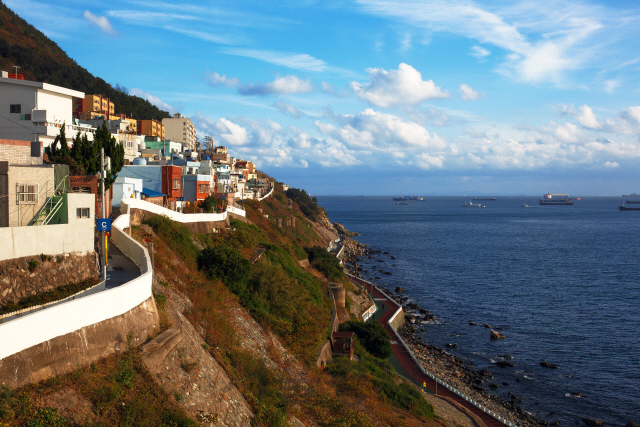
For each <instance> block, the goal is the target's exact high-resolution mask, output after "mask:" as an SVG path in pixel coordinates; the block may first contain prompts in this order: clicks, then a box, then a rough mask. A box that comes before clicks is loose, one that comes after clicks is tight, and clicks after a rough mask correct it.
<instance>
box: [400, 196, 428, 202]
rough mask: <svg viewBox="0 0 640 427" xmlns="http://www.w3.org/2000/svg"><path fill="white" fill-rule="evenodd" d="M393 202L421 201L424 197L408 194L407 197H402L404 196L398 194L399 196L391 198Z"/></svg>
mask: <svg viewBox="0 0 640 427" xmlns="http://www.w3.org/2000/svg"><path fill="white" fill-rule="evenodd" d="M393 201H394V202H410V201H413V202H423V201H424V198H423V197H422V196H409V197H404V196H400V197H394V198H393Z"/></svg>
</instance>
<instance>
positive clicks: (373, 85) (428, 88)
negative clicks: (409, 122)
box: [351, 63, 449, 108]
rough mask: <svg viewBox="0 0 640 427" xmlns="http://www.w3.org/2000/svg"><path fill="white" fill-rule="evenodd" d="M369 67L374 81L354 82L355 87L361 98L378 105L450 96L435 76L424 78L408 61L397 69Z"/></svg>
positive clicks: (370, 77) (406, 103) (393, 104)
mask: <svg viewBox="0 0 640 427" xmlns="http://www.w3.org/2000/svg"><path fill="white" fill-rule="evenodd" d="M366 71H367V73H368V74H369V80H370V82H369V83H358V82H351V89H352V90H353V92H354V93H355V94H356V95H357V96H358V97H359V98H360V99H362V100H364V101H367V102H369V103H370V104H372V105H375V106H377V107H383V108H384V107H393V106H403V105H415V104H419V103H420V102H422V101H425V100H427V99H438V98H448V97H449V93H448V92H447V91H444V92H443V91H442V90H441V89H440V87H439V86H436V85H435V83H433V80H427V81H424V80H422V75H421V74H420V72H419V71H418V70H416V69H415V68H413V67H412V66H411V65H408V64H405V63H402V64H400V65H399V66H398V69H397V70H389V71H387V70H385V69H383V68H368V69H367V70H366Z"/></svg>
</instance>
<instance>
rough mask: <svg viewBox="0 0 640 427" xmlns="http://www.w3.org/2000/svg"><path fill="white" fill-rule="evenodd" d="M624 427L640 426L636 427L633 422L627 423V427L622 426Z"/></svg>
mask: <svg viewBox="0 0 640 427" xmlns="http://www.w3.org/2000/svg"><path fill="white" fill-rule="evenodd" d="M624 427H640V426H639V425H638V423H635V422H633V421H629V422H628V423H627V425H626V426H624Z"/></svg>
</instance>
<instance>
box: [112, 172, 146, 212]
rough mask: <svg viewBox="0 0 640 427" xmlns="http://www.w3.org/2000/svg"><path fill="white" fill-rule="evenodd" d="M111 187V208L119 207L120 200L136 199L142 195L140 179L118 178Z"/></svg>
mask: <svg viewBox="0 0 640 427" xmlns="http://www.w3.org/2000/svg"><path fill="white" fill-rule="evenodd" d="M112 187H113V204H112V206H114V207H118V206H120V201H121V200H122V199H138V200H140V194H141V193H142V179H141V178H129V177H126V176H118V177H117V178H116V180H115V182H114V183H113V185H112Z"/></svg>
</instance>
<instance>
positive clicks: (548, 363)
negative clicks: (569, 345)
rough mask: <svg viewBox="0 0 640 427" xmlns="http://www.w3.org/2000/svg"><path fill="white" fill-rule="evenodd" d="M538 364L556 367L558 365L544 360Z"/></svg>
mask: <svg viewBox="0 0 640 427" xmlns="http://www.w3.org/2000/svg"><path fill="white" fill-rule="evenodd" d="M540 366H542V367H543V368H550V369H558V365H554V364H553V363H550V362H547V361H546V360H543V361H542V362H540Z"/></svg>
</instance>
